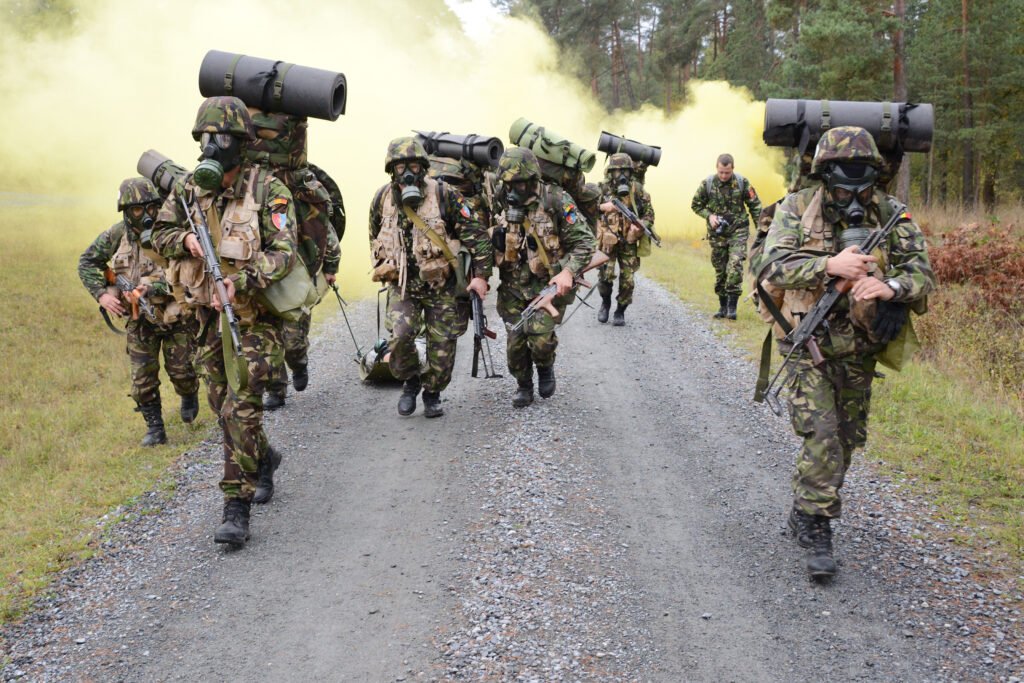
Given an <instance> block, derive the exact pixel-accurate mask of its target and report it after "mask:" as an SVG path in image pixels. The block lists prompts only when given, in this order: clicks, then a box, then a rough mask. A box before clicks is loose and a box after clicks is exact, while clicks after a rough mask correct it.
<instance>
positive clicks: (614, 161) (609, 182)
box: [597, 153, 654, 327]
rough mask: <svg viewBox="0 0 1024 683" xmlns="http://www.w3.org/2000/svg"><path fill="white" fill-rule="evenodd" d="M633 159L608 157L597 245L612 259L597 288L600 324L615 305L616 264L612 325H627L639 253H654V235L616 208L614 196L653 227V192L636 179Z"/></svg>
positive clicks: (649, 226)
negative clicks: (616, 285)
mask: <svg viewBox="0 0 1024 683" xmlns="http://www.w3.org/2000/svg"><path fill="white" fill-rule="evenodd" d="M634 175H635V170H634V167H633V160H632V159H631V158H630V156H629V155H628V154H623V153H618V154H613V155H611V157H609V159H608V167H607V168H606V169H605V174H604V183H602V185H601V190H602V202H601V205H600V209H601V217H600V220H598V223H597V248H598V249H600V250H601V251H603V252H604V253H606V254H608V256H609V257H611V258H610V260H609V261H608V263H606V264H605V265H603V266H601V269H600V271H599V274H600V277H599V279H598V291H599V292H600V294H601V308H599V309H598V311H597V321H598V322H599V323H606V322H608V313H609V311H610V310H611V305H612V288H613V287H614V285H615V265H616V262H618V266H619V295H618V296H617V297H616V299H615V301H616V304H617V305H616V307H615V314H614V316H613V318H612V325H615V326H617V327H621V326H623V325H625V324H626V308H627V307H628V306H629V305H630V304H631V303H633V289H634V288H635V287H636V272H637V271H638V270H640V256H641V255H649V254H650V253H651V238H650V237H648V236H647V234H646V233H645V232H644V231H643V229H641V228H639V227H638V226H636V225H633V224H632V223H630V222H629V219H627V218H626V217H625V216H624V215H622V213H621V212H620V211H619V210H618V209H617V208H615V204H613V203H612V201H611V200H612V198H617V199H618V200H619V201H621V202H622V203H623V204H625V205H626V206H627V207H629V209H631V210H632V211H633V213H635V214H636V215H637V217H638V218H639V219H640V221H641V222H643V223H644V224H645V225H646V226H647V227H648V228H652V227H653V226H654V207H653V206H651V195H649V194H647V191H646V190H645V189H644V187H643V185H641V184H640V183H639V182H637V181H636V180H635V178H634Z"/></svg>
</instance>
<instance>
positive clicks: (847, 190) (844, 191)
mask: <svg viewBox="0 0 1024 683" xmlns="http://www.w3.org/2000/svg"><path fill="white" fill-rule="evenodd" d="M873 192H874V184H873V183H868V184H867V185H861V186H859V187H849V186H843V185H836V186H835V187H834V188H833V189H832V198H833V199H834V200H835V203H836V205H837V206H849V205H850V204H851V203H852V202H853V200H854V198H856V200H857V202H858V203H859V204H861V205H862V206H865V205H867V204H868V203H870V202H871V195H872V194H873Z"/></svg>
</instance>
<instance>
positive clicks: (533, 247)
mask: <svg viewBox="0 0 1024 683" xmlns="http://www.w3.org/2000/svg"><path fill="white" fill-rule="evenodd" d="M526 246H528V247H529V248H530V251H537V240H536V239H534V237H533V235H527V236H526Z"/></svg>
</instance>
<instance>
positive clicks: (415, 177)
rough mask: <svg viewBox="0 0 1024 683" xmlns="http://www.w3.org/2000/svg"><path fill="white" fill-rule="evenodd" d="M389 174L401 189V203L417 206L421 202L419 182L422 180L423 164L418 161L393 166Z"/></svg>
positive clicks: (421, 194)
mask: <svg viewBox="0 0 1024 683" xmlns="http://www.w3.org/2000/svg"><path fill="white" fill-rule="evenodd" d="M391 172H392V174H393V177H394V178H395V181H396V182H397V183H398V186H399V187H400V188H401V189H402V203H403V204H406V205H408V206H412V207H416V206H419V204H420V202H422V201H423V193H422V192H421V191H420V185H419V184H420V181H421V180H422V179H423V164H421V163H419V162H418V161H410V162H408V163H400V164H395V165H394V166H392V167H391Z"/></svg>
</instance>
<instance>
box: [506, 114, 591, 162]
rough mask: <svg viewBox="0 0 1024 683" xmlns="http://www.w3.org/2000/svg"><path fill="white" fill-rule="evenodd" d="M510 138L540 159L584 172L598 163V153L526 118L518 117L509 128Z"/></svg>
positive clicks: (513, 142)
mask: <svg viewBox="0 0 1024 683" xmlns="http://www.w3.org/2000/svg"><path fill="white" fill-rule="evenodd" d="M508 139H509V140H510V141H511V142H512V144H513V145H518V146H519V147H526V148H528V149H529V150H530V151H532V152H533V153H534V154H536V155H537V158H538V159H544V160H545V161H550V162H551V163H553V164H558V165H559V166H565V167H567V168H571V169H573V170H578V171H583V172H584V173H586V172H587V171H590V170H591V169H593V168H594V164H595V163H597V155H596V154H594V153H593V152H591V151H590V150H587V149H583V148H582V147H580V146H579V145H577V144H576V143H575V142H570V141H569V140H567V139H566V138H565V137H563V136H561V135H559V134H558V133H556V132H554V131H553V130H551V129H550V128H544V126H538V125H537V124H536V123H531V122H530V121H528V120H527V119H525V118H520V119H517V120H516V122H515V123H513V124H512V127H511V128H509V129H508Z"/></svg>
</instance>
